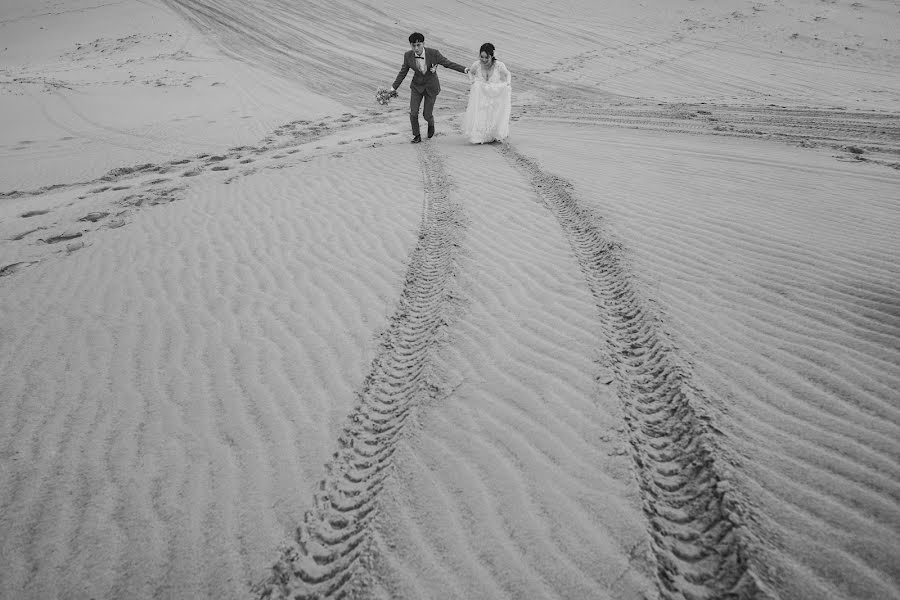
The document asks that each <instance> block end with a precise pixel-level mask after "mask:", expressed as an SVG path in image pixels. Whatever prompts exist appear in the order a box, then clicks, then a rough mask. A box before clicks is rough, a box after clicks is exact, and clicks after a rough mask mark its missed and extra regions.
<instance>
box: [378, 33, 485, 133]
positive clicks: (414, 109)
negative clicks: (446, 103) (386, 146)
mask: <svg viewBox="0 0 900 600" xmlns="http://www.w3.org/2000/svg"><path fill="white" fill-rule="evenodd" d="M409 47H410V48H412V49H411V50H410V51H409V52H407V53H406V54H404V55H403V66H402V67H400V72H399V73H398V74H397V79H395V80H394V85H392V86H391V91H392V92H393V91H394V90H396V89H397V88H398V87H400V84H401V83H403V79H404V78H405V77H406V74H407V73H408V72H409V70H410V69H412V70H413V72H414V75H413V78H412V83H410V84H409V89H410V94H409V123H410V125H412V134H413V139H412V143H413V144H418V143H419V142H421V141H422V136H421V134H420V133H419V106H421V104H422V99H423V98H424V99H425V110H424V111H423V112H422V115H423V116H424V117H425V120H426V121H428V137H429V138H430V137H433V136H434V113H433V111H434V101H435V100H437V95H438V94H439V93H440V92H441V82H440V81H439V80H438V76H437V66H438V65H443V66H444V67H447V68H448V69H453V70H454V71H459V72H460V73H468V72H469V68H468V67H464V66H462V65H458V64H456V63H455V62H452V61H450V60H447V59H446V58H444V55H443V54H441V53H440V51H438V50H435V49H433V48H426V47H425V36H424V35H422V34H421V33H418V32H416V33H413V34H411V35H410V36H409Z"/></svg>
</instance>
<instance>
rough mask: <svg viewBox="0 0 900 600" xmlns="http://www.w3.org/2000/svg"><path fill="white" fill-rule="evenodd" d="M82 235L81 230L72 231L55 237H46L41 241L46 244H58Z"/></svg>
mask: <svg viewBox="0 0 900 600" xmlns="http://www.w3.org/2000/svg"><path fill="white" fill-rule="evenodd" d="M81 235H82V234H81V232H80V231H72V232H66V233H61V234H59V235H54V236H53V237H48V238H44V239H42V240H41V241H42V242H44V243H45V244H58V243H59V242H67V241H69V240H74V239H75V238H80V237H81Z"/></svg>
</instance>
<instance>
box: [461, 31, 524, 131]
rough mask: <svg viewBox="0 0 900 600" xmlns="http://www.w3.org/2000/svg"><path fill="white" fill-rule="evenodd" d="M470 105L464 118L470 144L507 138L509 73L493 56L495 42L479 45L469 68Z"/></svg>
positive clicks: (509, 106) (510, 100)
mask: <svg viewBox="0 0 900 600" xmlns="http://www.w3.org/2000/svg"><path fill="white" fill-rule="evenodd" d="M468 74H469V81H470V82H471V83H472V88H471V90H470V91H469V106H468V107H467V108H466V116H465V118H464V119H463V135H464V136H465V137H466V139H468V140H469V141H470V142H472V143H473V144H484V143H485V142H493V141H502V140H505V139H506V138H507V137H509V114H510V110H511V107H512V76H511V75H510V73H509V70H508V69H507V68H506V65H504V64H503V63H502V62H500V61H499V60H497V59H496V58H494V45H493V44H492V43H490V42H488V43H486V44H482V45H481V49H480V51H479V58H478V60H477V61H476V62H475V64H473V65H472V66H471V67H469V73H468Z"/></svg>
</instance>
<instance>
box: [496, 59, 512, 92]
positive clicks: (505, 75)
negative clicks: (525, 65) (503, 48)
mask: <svg viewBox="0 0 900 600" xmlns="http://www.w3.org/2000/svg"><path fill="white" fill-rule="evenodd" d="M497 68H498V69H499V71H500V79H501V80H502V81H503V82H504V83H505V84H506V85H508V86H510V87H512V73H510V72H509V69H507V68H506V64H505V63H502V62H500V61H497Z"/></svg>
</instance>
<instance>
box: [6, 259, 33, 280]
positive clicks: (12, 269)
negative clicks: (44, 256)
mask: <svg viewBox="0 0 900 600" xmlns="http://www.w3.org/2000/svg"><path fill="white" fill-rule="evenodd" d="M33 264H34V262H14V263H10V264H8V265H5V266H2V267H0V277H6V276H8V275H12V274H13V273H18V272H19V271H21V270H22V269H24V268H25V267H27V266H29V265H33Z"/></svg>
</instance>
